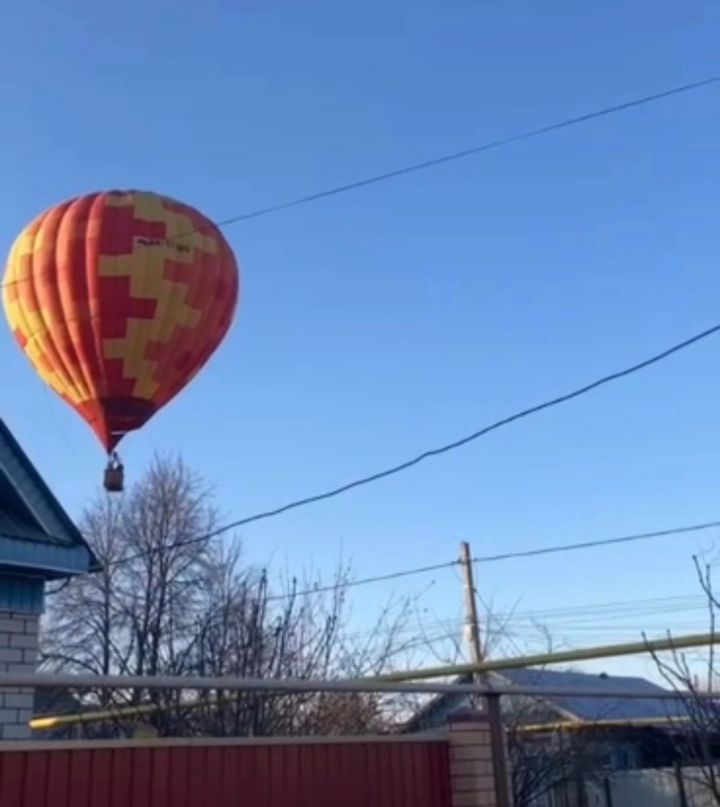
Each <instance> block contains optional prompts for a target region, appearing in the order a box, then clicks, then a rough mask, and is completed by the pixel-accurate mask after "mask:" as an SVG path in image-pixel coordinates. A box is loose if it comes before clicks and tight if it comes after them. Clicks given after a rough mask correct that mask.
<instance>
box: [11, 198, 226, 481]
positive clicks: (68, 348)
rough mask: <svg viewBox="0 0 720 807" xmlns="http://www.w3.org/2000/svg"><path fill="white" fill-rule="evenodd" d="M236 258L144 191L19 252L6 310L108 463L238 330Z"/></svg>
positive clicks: (75, 216) (48, 216) (78, 212)
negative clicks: (94, 437) (235, 322)
mask: <svg viewBox="0 0 720 807" xmlns="http://www.w3.org/2000/svg"><path fill="white" fill-rule="evenodd" d="M238 288H239V274H238V267H237V263H236V260H235V256H234V255H233V252H232V250H231V248H230V246H229V245H228V243H227V241H226V240H225V238H224V237H223V235H222V233H221V232H220V231H219V230H218V228H217V227H216V226H215V225H214V224H213V223H212V222H211V221H210V220H209V219H207V218H205V216H203V215H202V214H201V213H199V212H198V211H197V210H194V209H193V208H192V207H189V206H188V205H185V204H182V203H180V202H176V201H174V200H173V199H170V198H168V197H166V196H159V195H157V194H154V193H147V192H139V191H110V192H106V193H93V194H89V195H86V196H80V197H77V198H75V199H71V200H69V201H67V202H63V203H62V204H59V205H57V206H55V207H53V208H51V209H50V210H48V211H46V212H45V213H43V214H41V215H40V216H38V217H37V218H36V219H35V220H34V221H32V222H31V223H30V224H29V225H28V226H27V227H26V228H25V230H23V232H22V233H21V234H20V235H19V236H18V238H17V240H16V241H15V243H14V245H13V247H12V249H11V251H10V255H9V258H8V262H7V270H6V273H5V278H4V282H3V303H4V307H5V313H6V316H7V320H8V322H9V324H10V328H11V329H12V331H13V333H14V335H15V338H16V339H17V342H18V343H19V345H20V347H21V348H22V350H23V352H24V353H25V355H26V356H27V358H28V359H29V361H30V363H31V364H32V365H33V367H34V368H35V370H36V372H37V373H38V374H39V375H40V377H41V378H42V379H43V380H44V381H46V382H47V384H48V385H49V386H50V387H51V388H52V389H53V390H55V392H56V393H57V394H58V395H60V397H61V398H63V400H65V401H66V402H67V403H68V404H70V406H72V407H73V408H74V409H75V410H76V411H77V412H78V413H79V414H80V415H81V416H82V417H83V418H84V419H85V420H86V421H87V423H88V424H89V425H90V426H91V428H92V429H93V431H94V432H95V434H96V435H97V437H98V439H99V440H100V442H101V443H102V445H103V446H104V448H105V449H106V451H107V452H108V455H109V457H110V459H109V462H108V468H107V470H106V476H105V484H106V487H107V488H108V489H111V490H113V489H122V465H121V463H120V461H119V459H118V457H117V454H116V453H115V450H116V447H117V444H118V443H119V442H120V440H122V438H123V437H124V436H125V435H126V434H128V432H131V431H134V430H136V429H139V428H140V427H141V426H143V425H144V424H145V423H147V421H148V420H149V419H150V418H151V417H152V416H153V415H154V414H155V413H156V412H157V411H158V410H159V409H161V408H162V407H163V406H164V405H165V404H166V403H168V401H170V400H171V399H172V398H173V397H175V395H177V394H178V392H180V390H182V389H183V387H185V385H186V384H188V382H189V381H190V380H191V379H192V378H193V376H195V374H196V373H197V372H198V371H199V370H200V368H201V367H202V366H203V365H204V364H205V363H206V362H207V360H208V359H209V358H210V356H211V355H212V354H213V352H214V351H215V349H216V348H217V347H218V345H219V344H220V342H221V341H222V339H223V337H224V336H225V334H226V333H227V331H228V329H229V327H230V324H231V322H232V318H233V314H234V311H235V306H236V303H237V298H238Z"/></svg>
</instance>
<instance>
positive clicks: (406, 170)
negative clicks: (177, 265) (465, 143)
mask: <svg viewBox="0 0 720 807" xmlns="http://www.w3.org/2000/svg"><path fill="white" fill-rule="evenodd" d="M718 81H720V76H712V77H711V78H707V79H703V80H702V81H695V82H692V83H691V84H683V85H682V86H680V87H674V88H672V89H670V90H664V91H662V92H658V93H654V94H653V95H646V96H644V97H643V98H635V99H633V100H632V101H626V102H625V103H622V104H614V105H613V106H609V107H605V108H603V109H599V110H596V111H595V112H588V113H586V114H584V115H578V116H576V117H573V118H567V119H566V120H563V121H560V122H558V123H551V124H549V125H546V126H540V127H538V128H536V129H530V130H528V131H526V132H521V133H519V134H515V135H509V136H508V137H502V138H500V139H498V140H491V141H489V142H487V143H482V144H481V145H478V146H472V147H471V148H468V149H463V150H462V151H456V152H453V153H452V154H445V155H442V156H440V157H434V158H433V159H430V160H424V161H423V162H419V163H413V164H412V165H406V166H404V167H403V168H395V169H393V170H390V171H385V172H384V173H382V174H376V175H375V176H371V177H367V178H366V179H360V180H357V181H355V182H348V183H347V184H345V185H337V186H336V187H334V188H328V189H327V190H324V191H318V192H317V193H311V194H308V195H307V196H300V197H298V198H297V199H291V200H290V201H287V202H280V203H278V204H274V205H270V206H269V207H262V208H259V209H257V210H252V211H250V212H248V213H241V214H240V215H238V216H231V217H230V218H226V219H222V220H221V221H218V222H216V225H217V226H218V227H229V226H230V225H232V224H237V223H239V222H241V221H247V220H248V219H256V218H259V217H260V216H267V215H270V214H271V213H278V212H279V211H281V210H287V209H288V208H290V207H298V206H299V205H304V204H309V203H311V202H317V201H319V200H320V199H326V198H327V197H329V196H337V195H338V194H341V193H348V192H349V191H354V190H357V189H358V188H364V187H366V186H368V185H375V184H377V183H379V182H385V181H387V180H390V179H397V178H398V177H401V176H405V175H406V174H413V173H416V172H418V171H424V170H426V169H428V168H435V167H436V166H438V165H443V164H444V163H449V162H454V161H455V160H462V159H464V158H466V157H471V156H473V155H475V154H480V153H482V152H484V151H490V150H492V149H498V148H502V147H503V146H509V145H511V144H512V143H518V142H520V141H521V140H530V139H531V138H534V137H540V136H541V135H545V134H548V133H550V132H554V131H557V130H558V129H565V128H567V127H569V126H577V125H578V124H580V123H586V122H587V121H590V120H595V119H597V118H602V117H605V116H606V115H613V114H615V113H617V112H623V111H625V110H627V109H632V108H634V107H638V106H643V105H644V104H649V103H652V102H654V101H659V100H662V99H664V98H669V97H670V96H673V95H679V94H680V93H685V92H689V91H691V90H697V89H700V88H701V87H706V86H708V85H709V84H715V83H716V82H718ZM176 237H179V236H176Z"/></svg>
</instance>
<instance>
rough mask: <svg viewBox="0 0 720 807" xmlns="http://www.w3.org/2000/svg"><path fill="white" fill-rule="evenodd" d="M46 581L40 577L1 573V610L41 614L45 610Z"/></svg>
mask: <svg viewBox="0 0 720 807" xmlns="http://www.w3.org/2000/svg"><path fill="white" fill-rule="evenodd" d="M44 594H45V583H44V581H43V580H42V579H41V578H39V577H16V576H14V575H8V574H1V573H0V611H22V612H23V613H28V614H39V613H42V610H43V599H44Z"/></svg>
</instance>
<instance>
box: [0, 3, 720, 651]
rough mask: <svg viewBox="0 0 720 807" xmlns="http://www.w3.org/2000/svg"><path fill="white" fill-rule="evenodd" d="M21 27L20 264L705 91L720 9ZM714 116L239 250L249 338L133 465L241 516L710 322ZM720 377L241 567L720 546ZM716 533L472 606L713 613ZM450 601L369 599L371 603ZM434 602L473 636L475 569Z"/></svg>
mask: <svg viewBox="0 0 720 807" xmlns="http://www.w3.org/2000/svg"><path fill="white" fill-rule="evenodd" d="M2 22H3V32H4V37H3V42H4V44H3V49H2V51H1V52H0V89H1V91H2V98H3V101H4V103H3V109H4V113H3V115H2V118H1V119H0V147H1V148H0V176H1V177H2V180H3V185H2V191H3V192H2V195H1V196H0V243H2V244H3V245H4V248H8V247H9V246H10V243H11V241H12V239H13V237H14V235H15V234H16V233H17V231H18V230H19V229H20V228H21V227H22V226H23V225H24V224H25V223H26V222H27V220H28V219H30V218H31V217H32V216H33V215H35V214H36V213H37V212H39V211H40V210H42V209H43V208H45V207H46V206H48V205H50V204H53V203H55V202H57V201H59V200H60V199H62V198H64V197H67V196H69V195H73V194H76V193H81V192H85V191H90V190H96V189H103V188H108V187H121V188H123V187H143V188H148V189H153V190H158V191H161V192H163V193H166V194H169V195H173V196H176V197H178V198H180V199H182V200H184V201H187V202H189V203H191V204H194V205H195V206H197V207H199V208H200V209H202V210H203V211H205V212H206V213H207V214H208V215H210V216H212V217H215V218H225V217H227V216H230V215H234V214H237V213H242V212H245V211H248V210H252V209H254V208H256V207H262V206H264V205H267V204H272V203H274V202H277V201H283V200H285V199H287V198H292V197H294V196H297V195H302V194H304V193H309V192H313V191H315V190H320V189H323V188H325V187H327V186H332V185H335V184H339V183H344V182H346V181H352V180H354V179H356V178H361V177H363V176H365V175H368V174H373V173H376V172H380V171H383V170H386V169H389V168H393V167H395V166H397V165H402V164H405V163H407V162H412V161H419V160H423V159H426V158H429V157H433V156H435V155H437V154H441V153H443V152H447V151H453V150H456V149H462V148H466V147H469V146H472V145H475V144H477V143H479V142H483V141H485V140H489V139H493V138H496V137H502V136H504V135H508V134H513V133H515V132H518V131H522V130H525V129H527V128H532V127H535V126H538V125H543V124H546V123H551V122H554V121H556V120H560V119H563V118H565V117H569V116H573V115H576V114H582V113H584V112H587V111H591V110H593V109H596V108H599V107H603V106H607V105H610V104H613V103H618V102H622V101H625V100H629V99H631V98H633V97H638V96H642V95H646V94H650V93H653V92H656V91H660V90H663V89H666V88H669V87H672V86H675V85H679V84H683V83H685V82H689V81H694V80H697V79H701V78H704V77H706V76H709V75H712V74H713V73H716V72H717V71H718V63H717V59H716V58H715V56H714V54H716V52H717V42H718V34H719V33H720V31H719V26H718V24H719V23H720V9H718V7H717V4H715V3H713V2H710V0H706V2H702V1H701V0H688V2H686V3H684V4H682V5H680V4H678V3H675V2H670V0H652V1H651V0H635V2H627V0H623V1H622V2H621V1H620V0H608V2H605V3H602V4H597V3H577V2H570V0H565V1H564V2H560V1H559V0H553V1H552V2H545V3H541V4H540V3H537V2H535V1H534V0H502V2H501V1H500V0H489V1H488V2H477V0H475V1H474V2H471V1H469V0H456V2H452V3H439V2H429V0H415V2H412V3H409V2H408V3H401V2H397V1H396V0H382V2H381V0H368V2H366V3H362V4H359V3H354V4H344V3H341V4H338V3H336V2H330V0H316V2H314V3H310V4H297V3H291V2H267V1H266V2H259V0H249V2H243V3H231V2H229V1H228V0H224V1H218V0H215V2H207V3H202V4H201V3H199V2H186V1H185V0H173V2H157V1H156V2H152V3H150V4H148V3H141V2H139V0H125V2H123V3H113V4H104V3H97V2H90V0H74V1H71V2H66V3H57V2H52V0H27V2H26V3H24V4H22V6H21V5H20V4H14V5H13V7H12V8H11V7H8V8H6V9H4V10H3V12H2ZM719 111H720V90H718V88H717V87H715V88H712V87H711V88H708V89H703V90H700V91H697V92H695V93H691V94H687V95H684V96H681V97H676V98H672V99H668V100H666V101H662V102H659V103H657V104H654V105H652V106H647V107H644V108H641V109H637V110H631V111H628V112H626V113H623V114H621V115H617V116H613V117H609V118H605V119H602V120H598V121H593V122H591V123H589V124H587V125H583V126H579V127H576V128H573V129H567V130H564V131H561V132H556V133H553V134H551V135H548V136H547V137H545V138H543V139H538V140H534V141H529V142H524V143H520V144H517V145H514V146H511V147H508V148H506V149H503V150H500V151H495V152H491V153H487V154H484V155H481V156H479V157H476V158H472V159H469V160H466V161H463V162H460V163H455V164H451V165H447V166H444V167H441V168H437V169H433V170H431V171H427V172H425V173H421V174H416V175H413V176H409V177H405V178H402V179H399V180H397V181H395V182H391V183H390V182H389V183H386V184H383V185H378V186H375V187H370V188H366V189H364V190H360V191H357V192H354V193H352V194H348V195H347V196H342V197H340V196H339V197H336V198H334V199H330V200H326V201H322V202H319V203H317V204H314V205H308V206H306V207H302V208H297V209H294V210H291V211H287V212H284V213H279V214H277V215H273V216H269V217H267V218H264V219H258V220H255V221H250V222H247V223H244V224H239V225H237V226H235V227H233V228H230V229H229V230H228V231H227V235H228V237H229V239H230V241H231V243H232V245H233V247H234V248H235V250H236V252H237V255H238V258H239V260H240V261H241V264H242V267H243V273H244V291H243V298H242V301H241V306H240V309H239V315H238V318H237V321H236V324H235V327H234V329H233V330H232V333H231V334H230V336H229V338H228V340H227V342H226V343H225V345H224V346H223V347H222V348H221V350H220V351H219V353H218V354H217V356H216V357H215V359H214V360H213V361H212V363H211V365H210V366H209V367H208V369H207V370H206V371H205V372H203V373H202V375H201V376H200V377H199V378H198V379H197V380H196V382H195V383H194V384H193V386H192V388H191V389H189V390H188V391H187V392H186V393H185V394H183V395H182V396H181V397H180V398H178V399H177V400H176V401H175V402H174V403H173V404H172V405H170V406H169V407H168V408H167V409H166V410H165V411H164V412H163V413H162V414H160V415H158V416H157V417H156V419H155V420H154V421H152V422H151V424H149V425H148V427H147V428H145V430H144V431H143V432H142V434H141V435H138V436H135V437H131V438H129V439H128V440H127V441H126V443H125V444H124V457H125V461H126V464H127V466H128V470H129V475H130V477H131V478H132V477H133V476H134V475H136V474H139V473H140V472H141V471H142V469H143V467H144V466H145V464H146V463H147V462H148V460H149V458H150V457H151V455H152V454H153V452H156V451H160V452H164V451H181V452H182V453H183V455H184V457H185V458H186V460H187V461H188V462H189V463H190V464H191V465H192V466H194V467H195V468H197V469H198V470H199V471H200V472H202V473H203V474H205V475H206V476H207V477H208V478H209V479H211V480H212V481H214V482H215V483H216V485H217V492H218V499H219V502H220V505H221V507H222V510H223V512H224V513H225V514H226V515H227V517H228V518H231V517H241V516H243V515H247V514H249V513H253V512H255V511H257V510H260V509H263V508H266V507H268V506H273V505H276V504H280V503H283V502H284V501H286V500H288V499H290V498H294V497H296V496H299V495H304V494H307V493H313V492H316V491H318V490H321V489H323V488H325V487H327V486H333V485H335V484H338V483H342V482H344V481H346V480H348V479H350V478H352V477H353V476H355V475H359V474H364V473H366V472H372V471H374V470H376V469H378V468H381V467H383V466H385V465H387V464H392V463H395V462H396V461H398V460H402V459H404V458H405V457H406V456H408V455H412V454H414V453H417V452H418V451H419V450H421V449H423V448H425V447H428V446H434V445H436V444H439V443H443V442H445V441H447V440H450V439H453V438H455V437H457V436H460V435H462V434H463V433H465V432H467V431H471V430H473V429H475V428H476V427H478V426H480V425H482V424H485V423H487V422H489V421H491V420H493V419H495V418H497V417H499V416H502V415H504V414H507V413H509V412H511V411H513V410H515V409H518V408H522V407H524V406H526V405H528V404H532V403H535V402H537V401H540V400H542V399H543V398H545V397H548V396H552V395H555V394H556V393H558V392H562V391H564V390H566V389H568V388H571V387H573V386H575V385H579V384H581V383H583V382H586V381H588V380H591V379H593V378H594V377H595V376H597V375H600V374H603V373H605V372H607V371H610V370H613V369H616V368H618V367H621V366H623V365H625V364H627V363H630V362H632V361H635V360H637V359H641V358H643V357H645V356H646V355H649V354H651V353H653V352H655V351H656V350H657V349H658V348H661V347H663V346H665V345H669V344H671V343H673V342H674V341H678V340H679V339H681V338H684V337H686V336H688V335H689V334H691V333H693V332H694V331H698V330H701V329H702V328H704V327H707V326H709V325H711V324H713V323H715V322H717V321H718V319H719V318H720V314H719V313H718V306H717V299H718V294H719V293H720V271H719V266H718V252H719V249H718V202H719V201H720V200H719V196H720V192H719V190H718V189H719V188H720V151H719V149H720V125H719V124H720V114H719ZM719 356H720V341H718V340H717V339H716V340H715V341H708V342H706V343H703V344H701V345H699V346H698V347H696V348H694V349H693V350H692V351H691V352H687V353H685V354H683V355H681V356H678V357H676V358H674V359H672V360H671V361H668V362H667V363H665V364H663V365H661V366H659V367H656V368H655V369H653V370H650V371H648V372H646V373H645V374H643V375H639V376H636V377H634V378H632V379H629V380H627V381H624V382H621V383H619V384H617V385H615V386H613V387H612V388H607V389H604V390H602V391H600V392H598V393H597V394H595V395H593V396H592V397H588V398H585V399H583V400H581V401H577V402H575V403H572V404H569V405H567V406H565V407H563V408H559V409H555V410H553V411H552V412H548V413H546V414H543V415H540V416H538V417H536V418H533V419H532V420H528V421H525V422H523V423H521V424H518V425H517V426H514V427H512V428H509V429H507V430H504V431H502V432H499V433H496V434H494V435H492V436H490V437H489V438H487V439H484V440H482V441H481V442H478V443H476V444H474V445H472V446H470V447H467V448H465V449H462V450H460V451H458V452H455V453H453V454H451V455H448V456H446V457H444V458H442V459H439V460H437V461H432V462H430V463H428V464H426V465H424V466H421V467H419V468H417V469H415V470H413V471H411V472H409V473H407V474H405V475H404V476H402V477H398V478H395V479H393V480H389V481H386V482H383V483H380V484H378V485H376V486H373V487H372V488H366V489H364V490H361V491H357V492H354V493H351V494H349V495H347V496H345V497H343V498H341V499H337V500H335V501H334V502H330V503H327V504H322V505H318V506H314V507H311V508H308V509H306V510H304V511H302V512H297V513H294V514H292V515H289V516H287V517H282V518H278V519H276V520H274V521H272V522H268V523H265V524H263V525H257V526H253V527H248V528H247V529H245V530H244V531H243V532H242V537H243V540H244V542H245V546H246V549H247V553H248V557H249V558H250V559H252V560H257V561H264V560H266V559H268V558H270V557H274V558H275V559H276V561H278V562H281V563H282V564H283V565H285V566H286V567H287V568H288V569H289V570H290V571H291V572H295V571H298V570H300V569H302V568H303V567H307V566H308V565H311V564H314V565H315V566H316V567H319V568H320V569H327V568H329V567H330V566H331V565H332V563H334V561H335V560H336V559H337V556H338V554H339V552H340V548H341V546H342V547H343V551H344V552H345V554H346V555H347V556H349V557H351V558H352V559H353V561H354V565H355V568H356V570H357V572H358V574H360V575H371V574H381V573H383V572H385V571H392V570H394V569H400V568H405V567H408V566H415V565H422V564H426V563H433V562H438V561H443V560H445V559H451V558H452V557H453V556H454V555H455V554H456V549H457V543H458V541H459V540H460V539H461V538H464V539H468V540H470V541H471V542H472V544H473V548H474V550H475V551H476V552H477V553H479V554H485V553H488V552H495V551H501V550H513V549H523V548H527V547H532V546H535V545H541V544H545V543H555V542H565V541H575V540H584V539H591V538H598V537H605V536H611V535H617V534H623V533H628V532H634V531H644V530H647V529H654V528H662V527H665V526H674V525H676V524H683V523H690V522H697V521H703V520H710V519H716V518H718V517H720V500H719V498H718V494H717V491H718V480H717V468H718V460H717V456H718V448H719V447H720V446H719V443H720V440H719V438H718V427H717V423H718V400H719V394H720V383H719V382H718V377H719V376H718V367H719V366H720V365H719V359H718V357H719ZM0 357H1V361H2V369H3V383H2V394H1V395H0V414H1V415H2V417H3V418H4V419H5V420H6V421H7V423H8V424H9V425H10V426H11V428H12V429H13V430H14V431H15V433H16V434H17V436H18V438H19V439H20V440H21V442H22V443H23V444H24V445H25V446H26V448H27V450H28V451H29V453H30V454H31V456H32V457H33V459H34V460H35V461H36V462H37V464H38V466H39V468H40V469H41V471H42V472H43V473H44V474H45V475H46V477H47V478H48V480H49V482H50V483H51V484H52V485H53V486H54V488H55V489H56V490H57V492H58V494H59V496H60V497H61V499H62V500H63V501H64V502H65V503H66V504H67V505H68V507H69V509H70V510H71V512H73V513H77V512H79V510H80V509H81V507H82V505H83V503H84V502H85V501H86V500H87V499H88V497H90V496H91V495H92V494H93V493H94V492H95V491H96V489H97V485H98V481H99V479H100V472H101V469H102V465H103V456H102V452H101V450H100V448H99V446H98V444H96V442H95V441H94V438H93V436H92V435H91V433H90V431H89V429H87V427H86V426H85V425H84V423H83V422H82V421H80V419H79V418H77V416H76V415H75V414H74V413H73V412H71V411H70V410H69V409H66V407H65V405H64V404H63V403H62V402H60V401H59V400H57V399H55V398H54V396H53V395H52V393H50V392H49V391H45V389H44V388H43V386H42V385H41V383H40V382H39V381H37V380H36V378H35V376H34V375H33V373H32V371H31V370H30V368H29V366H28V365H27V364H26V362H25V359H24V357H23V356H22V355H21V354H20V352H19V351H18V350H17V349H16V347H15V345H14V343H13V342H12V341H11V339H10V336H9V334H8V333H7V332H6V331H4V330H0ZM715 538H720V536H713V535H711V534H709V535H704V536H701V537H686V538H675V539H667V540H663V541H657V542H654V543H649V544H639V545H635V546H629V547H625V548H617V549H613V550H606V551H600V550H598V551H588V552H585V553H579V554H568V555H564V556H557V557H551V558H548V559H543V560H537V561H518V562H513V563H505V564H498V565H495V566H492V567H487V568H485V569H483V570H481V581H480V585H481V588H482V591H483V592H484V593H485V595H486V596H487V597H489V598H493V599H494V600H495V601H496V603H497V604H498V605H499V607H501V608H508V607H511V606H512V605H513V604H514V603H516V602H517V601H518V600H519V601H521V604H520V606H519V607H520V608H521V609H522V610H529V609H535V608H551V607H559V606H567V605H572V604H574V603H579V604H584V603H593V602H601V601H603V600H608V599H609V600H620V599H631V598H636V597H656V596H667V595H674V594H682V593H695V587H694V584H693V578H692V573H691V568H690V555H691V554H692V553H693V552H694V551H698V550H702V549H707V548H708V547H709V546H711V545H712V542H713V540H714V539H715ZM429 582H430V580H429V579H428V578H417V579H409V580H406V581H402V582H401V583H400V582H399V583H398V584H396V585H393V586H378V587H367V588H363V589H358V590H357V598H356V608H357V609H359V610H360V612H362V613H364V612H370V611H372V609H373V608H375V607H376V606H377V604H378V602H380V601H381V600H382V599H383V598H384V597H386V596H387V595H388V593H390V591H391V590H395V591H398V592H406V593H410V594H412V593H418V592H420V591H423V590H424V589H425V587H426V586H427V585H428V583H429ZM421 602H422V607H427V608H428V617H427V618H428V619H431V616H430V614H434V615H436V616H437V617H438V618H440V619H453V618H455V617H456V616H457V612H458V606H459V603H460V591H459V588H458V584H457V581H456V579H455V577H454V576H453V575H452V573H451V572H448V573H439V574H438V575H437V577H436V582H435V585H434V586H432V587H431V589H430V590H429V591H427V592H426V593H425V594H424V596H423V598H422V600H421ZM691 619H695V620H696V621H697V623H698V624H701V616H700V615H699V614H694V615H693V614H690V615H689V616H688V615H687V614H684V615H680V616H678V617H677V618H676V621H677V623H678V624H681V623H682V624H686V623H688V621H689V620H691ZM628 622H630V623H632V626H634V628H638V627H642V624H641V623H642V620H640V619H638V618H634V619H632V620H628ZM666 623H667V620H664V619H663V620H661V621H660V622H658V621H655V622H653V623H652V625H657V626H659V627H665V626H666ZM670 625H671V626H672V623H670ZM626 632H627V631H626ZM616 634H617V635H618V636H619V635H621V634H622V635H625V634H623V633H622V629H619V630H618V631H616ZM575 638H576V639H577V640H578V641H579V640H580V639H583V640H585V639H587V638H588V637H586V636H584V635H580V636H579V637H578V636H576V637H575ZM595 638H600V637H599V634H598V636H596V637H595ZM601 638H609V637H606V636H604V635H603V636H602V637H601ZM606 666H607V665H606Z"/></svg>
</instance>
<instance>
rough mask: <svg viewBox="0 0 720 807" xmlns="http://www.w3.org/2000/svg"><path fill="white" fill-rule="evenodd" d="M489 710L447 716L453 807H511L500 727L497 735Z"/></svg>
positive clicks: (490, 710) (500, 726) (496, 727)
mask: <svg viewBox="0 0 720 807" xmlns="http://www.w3.org/2000/svg"><path fill="white" fill-rule="evenodd" d="M492 711H493V710H492V708H490V709H488V713H484V712H477V711H472V712H456V713H455V714H452V715H451V716H450V778H451V790H452V805H453V807H512V799H511V797H510V792H509V790H510V789H509V787H508V781H507V768H506V764H505V742H504V736H503V732H502V724H500V725H499V732H498V726H497V724H496V721H495V720H493V719H492V717H491V714H490V713H492ZM498 717H499V715H498ZM494 723H495V725H493V724H494Z"/></svg>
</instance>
